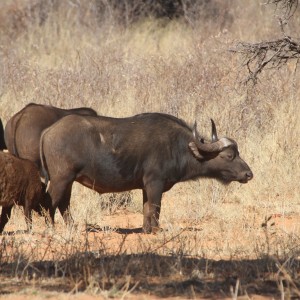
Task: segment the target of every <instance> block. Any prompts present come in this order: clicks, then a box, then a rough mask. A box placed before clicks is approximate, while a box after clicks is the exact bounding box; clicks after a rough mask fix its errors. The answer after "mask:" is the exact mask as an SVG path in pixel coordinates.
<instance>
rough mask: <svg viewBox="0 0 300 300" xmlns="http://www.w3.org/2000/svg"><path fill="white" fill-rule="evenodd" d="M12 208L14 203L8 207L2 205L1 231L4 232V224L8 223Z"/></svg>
mask: <svg viewBox="0 0 300 300" xmlns="http://www.w3.org/2000/svg"><path fill="white" fill-rule="evenodd" d="M12 208H13V205H12V206H8V207H2V211H1V217H0V233H2V232H3V229H4V226H5V225H6V223H7V222H8V220H9V218H10V215H11V210H12Z"/></svg>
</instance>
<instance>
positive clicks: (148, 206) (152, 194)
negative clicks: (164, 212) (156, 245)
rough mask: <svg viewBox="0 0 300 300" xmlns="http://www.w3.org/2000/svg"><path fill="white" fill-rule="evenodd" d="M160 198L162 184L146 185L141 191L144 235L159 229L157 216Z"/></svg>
mask: <svg viewBox="0 0 300 300" xmlns="http://www.w3.org/2000/svg"><path fill="white" fill-rule="evenodd" d="M161 197H162V184H161V183H160V182H158V183H152V184H148V185H147V186H146V188H145V190H143V214H144V223H143V230H144V232H145V233H151V232H156V231H157V230H158V229H159V215H160V207H161Z"/></svg>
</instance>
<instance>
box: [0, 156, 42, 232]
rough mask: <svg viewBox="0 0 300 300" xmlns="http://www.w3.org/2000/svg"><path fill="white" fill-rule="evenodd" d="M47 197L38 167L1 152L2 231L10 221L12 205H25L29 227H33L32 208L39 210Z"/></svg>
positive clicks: (0, 225) (0, 226) (0, 203)
mask: <svg viewBox="0 0 300 300" xmlns="http://www.w3.org/2000/svg"><path fill="white" fill-rule="evenodd" d="M44 199H45V186H44V184H43V183H42V182H41V179H40V176H39V171H38V168H37V167H36V166H35V164H34V163H33V162H31V161H29V160H24V159H20V158H16V157H14V156H13V155H11V154H8V153H3V152H0V205H1V206H2V212H1V217H0V233H1V232H2V231H3V229H4V226H5V225H6V223H7V222H8V220H9V218H10V214H11V210H12V207H13V206H14V205H15V204H17V205H21V206H23V207H24V213H25V218H26V224H27V229H28V230H30V229H31V223H32V218H31V210H32V209H36V210H37V211H38V210H39V203H42V202H43V201H44Z"/></svg>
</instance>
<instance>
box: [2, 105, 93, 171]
mask: <svg viewBox="0 0 300 300" xmlns="http://www.w3.org/2000/svg"><path fill="white" fill-rule="evenodd" d="M70 114H79V115H90V116H96V115H97V113H96V112H95V111H94V110H93V109H91V108H88V107H80V108H74V109H62V108H58V107H55V106H50V105H42V104H36V103H30V104H28V105H26V106H25V107H24V108H23V109H22V110H20V111H19V112H17V113H16V114H15V115H14V116H12V117H11V118H10V119H9V121H8V122H7V124H6V126H5V132H4V136H5V142H6V145H7V149H8V150H9V152H10V153H11V154H13V155H15V156H17V157H20V158H24V159H28V160H30V161H32V162H34V163H35V164H36V165H37V166H38V167H40V151H39V144H40V136H41V134H42V131H43V130H44V129H46V128H47V127H49V126H51V125H52V124H53V123H55V122H56V121H58V120H59V119H61V118H63V117H64V116H67V115H70Z"/></svg>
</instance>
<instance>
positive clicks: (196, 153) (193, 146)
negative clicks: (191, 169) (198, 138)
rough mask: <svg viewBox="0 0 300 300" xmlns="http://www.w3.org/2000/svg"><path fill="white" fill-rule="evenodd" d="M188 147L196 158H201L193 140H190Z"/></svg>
mask: <svg viewBox="0 0 300 300" xmlns="http://www.w3.org/2000/svg"><path fill="white" fill-rule="evenodd" d="M189 147H190V149H191V150H192V152H193V154H194V156H195V157H196V158H198V159H202V158H203V156H202V155H201V154H200V152H199V150H198V147H197V146H196V144H195V142H190V143H189Z"/></svg>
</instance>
